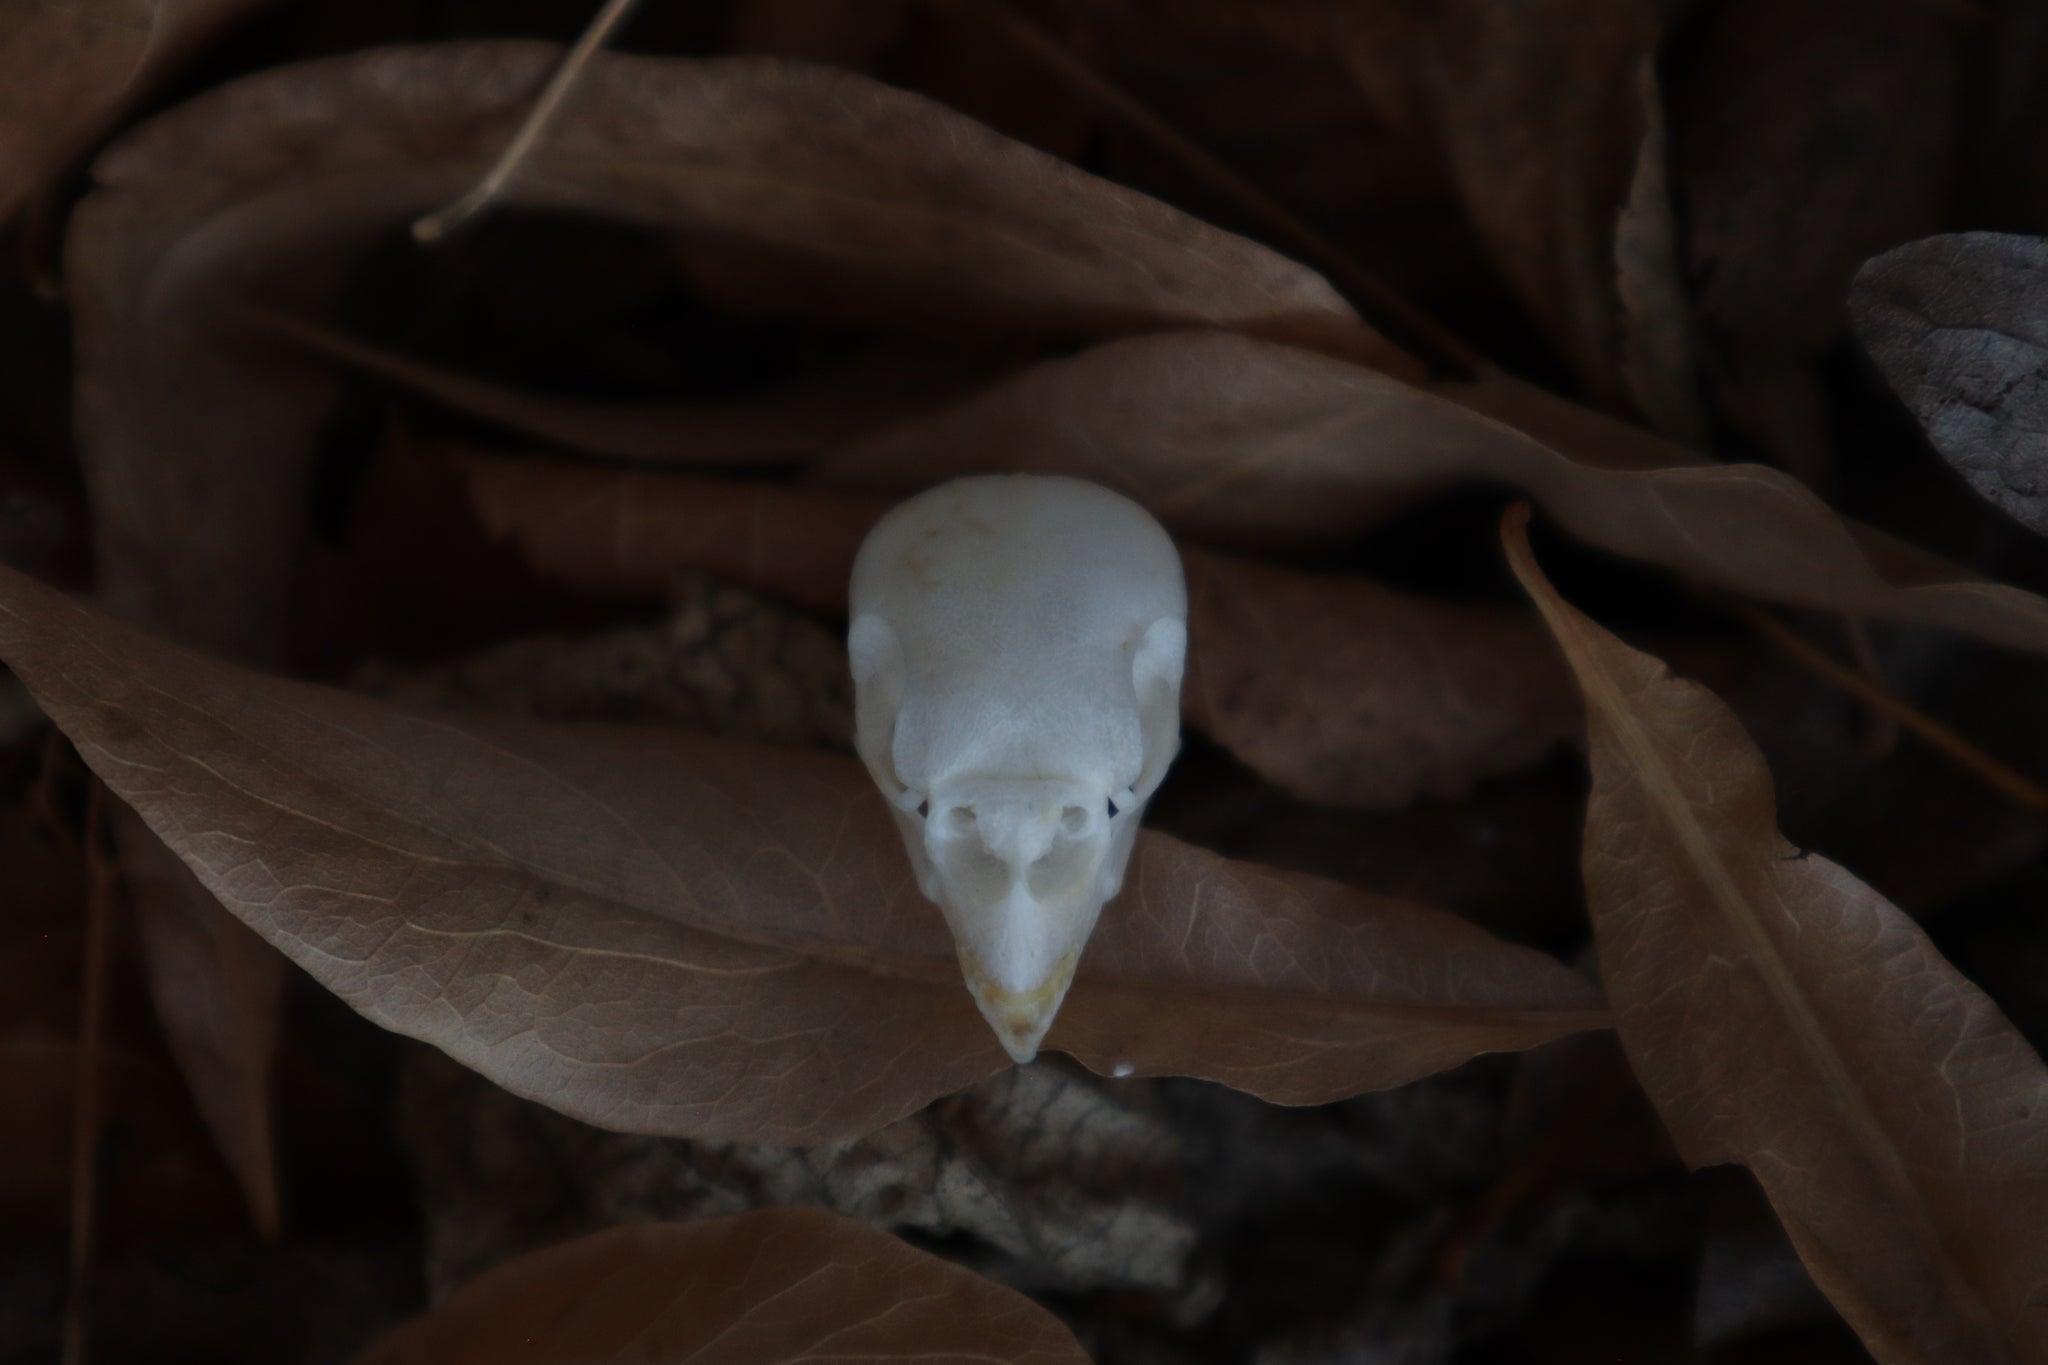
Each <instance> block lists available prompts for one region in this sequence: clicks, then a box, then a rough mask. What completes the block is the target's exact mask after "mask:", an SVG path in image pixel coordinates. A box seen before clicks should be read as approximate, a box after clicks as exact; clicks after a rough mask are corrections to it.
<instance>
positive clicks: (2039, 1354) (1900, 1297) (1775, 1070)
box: [1504, 514, 2048, 1365]
mask: <svg viewBox="0 0 2048 1365" xmlns="http://www.w3.org/2000/svg"><path fill="white" fill-rule="evenodd" d="M1511 517H1512V514H1511ZM1504 534H1505V538H1506V540H1507V543H1508V553H1509V558H1510V561H1511V562H1512V564H1513V566H1514V569H1515V573H1516V575H1517V576H1518V577H1519V578H1520V579H1521V580H1522V583H1523V585H1524V586H1525V587H1526V588H1527V589H1528V591H1529V593H1530V595H1531V596H1532V597H1533V598H1535V600H1536V603H1537V606H1538V607H1539V608H1541V610H1542V612H1543V615H1544V618H1545V620H1546V621H1548V622H1549V624H1550V627H1551V630H1552V632H1553V633H1554V634H1555V635H1556V637H1557V641H1558V643H1559V645H1560V646H1561V647H1562V648H1563V650H1564V652H1565V656H1566V658H1567V659H1568V660H1569V661H1570V663H1571V665H1572V669H1573V671H1574V672H1575V673H1576V674H1577V675H1578V679H1579V685H1580V687H1581V688H1582V689H1583V691H1584V692H1585V696H1586V707H1587V717H1588V729H1589V731H1590V738H1591V748H1592V764H1593V793H1592V797H1591V799H1590V802H1589V804H1588V807H1587V813H1586V842H1585V875H1586V891H1587V900H1588V904H1589V906H1590V907H1591V910H1592V915H1593V925H1594V930H1595V934H1596V936H1597V939H1598V943H1599V950H1600V965H1601V975H1602V976H1603V977H1604V978H1605V979H1606V982H1607V986H1608V989H1609V991H1610V992H1611V993H1612V995H1613V999H1614V1006H1615V1015H1616V1026H1617V1029H1618V1031H1619V1033H1620V1035H1621V1040H1622V1043H1623V1045H1624V1046H1625V1047H1626V1049H1627V1051H1628V1054H1629V1061H1630V1064H1631V1065H1632V1066H1633V1067H1634V1069H1635V1072H1636V1075H1637V1076H1638V1077H1639V1078H1640V1079H1641V1081H1642V1083H1643V1086H1644V1088H1645V1089H1646V1090H1647V1091H1648V1093H1649V1095H1650V1097H1651V1099H1652V1101H1653V1102H1654V1103H1655V1104H1656V1106H1657V1110H1658V1112H1659V1114H1660V1115H1661V1116H1662V1117H1663V1119H1664V1122H1665V1124H1666V1125H1667V1126H1668V1127H1669V1128H1670V1129H1671V1133H1672V1136H1673V1137H1674V1138H1675V1139H1676V1141H1677V1143H1678V1146H1679V1149H1680V1151H1681V1152H1682V1153H1683V1154H1684V1156H1685V1158H1686V1159H1687V1160H1688V1161H1689V1162H1691V1163H1692V1164H1693V1165H1695V1166H1706V1165H1713V1164H1716V1163H1720V1162H1738V1161H1739V1162H1742V1163H1743V1164H1745V1165H1747V1166H1748V1167H1749V1168H1750V1169H1751V1170H1752V1171H1753V1172H1754V1173H1755V1175H1756V1177H1757V1179H1758V1180H1759V1181H1760V1182H1761V1183H1762V1185H1763V1187H1764V1190H1765V1192H1766V1193H1767V1194H1768V1195H1769V1196H1770V1200H1771V1203H1772V1206H1773V1207H1774V1208H1776V1210H1777V1212H1778V1216H1779V1218H1780V1219H1781V1220H1783V1222H1784V1224H1785V1227H1786V1230H1787V1232H1788V1233H1790V1235H1791V1238H1792V1241H1793V1245H1794V1246H1796V1247H1797V1248H1798V1250H1799V1254H1800V1256H1801V1258H1802V1259H1804V1260H1805V1262H1806V1264H1807V1267H1808V1269H1809V1270H1810V1271H1811V1272H1812V1273H1813V1277H1814V1280H1815V1282H1816V1283H1817V1284H1819V1285H1820V1287H1821V1288H1822V1290H1823V1291H1825V1292H1826V1293H1827V1295H1828V1297H1829V1298H1830V1299H1832V1300H1833V1301H1834V1304H1835V1306H1836V1307H1837V1308H1838V1309H1839V1310H1841V1313H1842V1315H1843V1317H1845V1318H1846V1319H1847V1320H1848V1321H1849V1323H1850V1325H1851V1326H1853V1327H1854V1328H1855V1329H1856V1331H1857V1332H1858V1333H1859V1334H1860V1335H1861V1336H1862V1338H1863V1340H1864V1342H1865V1344H1866V1345H1868V1346H1869V1347H1870V1349H1871V1351H1872V1352H1873V1354H1875V1355H1876V1356H1877V1357H1878V1358H1879V1359H1880V1360H1882V1361H1885V1362H1887V1365H1890V1363H1891V1362H1924V1363H1925V1365H1934V1363H1935V1362H1941V1365H1949V1363H1950V1362H1957V1363H1959V1365H1960V1363H1961V1362H1977V1361H1984V1362H1991V1361H2012V1362H2018V1361H2033V1360H2040V1359H2044V1358H2048V1294H2044V1292H2043V1290H2044V1286H2048V1125H2044V1119H2048V1067H2043V1065H2042V1063H2041V1059H2040V1058H2039V1057H2038V1056H2036V1055H2035V1053H2034V1051H2033V1049H2032V1048H2030V1047H2029V1046H2028V1045H2027V1043H2026V1040H2025V1039H2023V1038H2022V1037H2021V1036H2020V1034H2019V1033H2018V1031H2017V1030H2015V1029H2014V1028H2013V1026H2012V1025H2011V1023H2010V1022H2008V1021H2007V1020H2006V1018H2005V1017H2004V1016H2003V1015H2002V1014H2000V1013H1999V1011H1998V1009H1997V1007H1996V1006H1994V1005H1993V1004H1992V1003H1991V1002H1990V1001H1989V1000H1988V999H1986V998H1985V997H1984V995H1983V994H1982V993H1981V992H1979V991H1978V990H1977V989H1976V987H1974V986H1973V985H1971V984H1970V982H1969V981H1968V980H1966V979H1965V978H1964V977H1963V976H1962V974H1961V973H1959V972H1957V971H1956V970H1955V968H1954V967H1952V966H1950V965H1949V963H1948V962H1947V961H1946V960H1945V959H1943V957H1942V956H1941V954H1940V953H1939V952H1937V951H1936V950H1935V949H1934V947H1933V946H1932V945H1931V944H1929V943H1928V941H1927V938H1926V936H1925V935H1924V934H1923V933H1921V931H1920V930H1919V928H1917V927H1916V926H1915V925H1914V924H1913V922H1912V921H1911V920H1910V919H1909V918H1908V917H1907V916H1906V915H1905V914H1903V913H1902V912H1901V911H1900V910H1899V909H1898V908H1897V907H1895V906H1893V905H1892V904H1890V903H1889V902H1888V901H1886V900H1885V899H1884V898H1883V897H1882V896H1880V895H1878V894H1877V893H1876V892H1875V891H1873V890H1871V889H1870V888H1869V887H1868V886H1866V885H1864V884H1863V883H1862V882H1860V881H1858V880H1857V879H1856V878H1855V877H1854V876H1852V875H1850V874H1849V873H1848V872H1847V871H1845V870H1844V869H1843V868H1841V867H1839V866H1837V865H1836V864H1834V863H1832V862H1829V861H1828V860H1827V859H1826V858H1823V857H1820V856H1819V855H1817V854H1810V853H1801V852H1800V851H1799V850H1797V849H1795V848H1793V847H1792V846H1791V845H1790V844H1788V843H1787V842H1786V841H1785V838H1784V836H1783V835H1782V834H1780V833H1779V832H1778V828H1777V823H1776V811H1775V809H1774V807H1775V802H1774V799H1773V793H1772V789H1771V779H1770V774H1769V772H1768V770H1767V769H1766V768H1765V766H1764V761H1763V757H1762V755H1760V754H1759V753H1758V752H1757V750H1756V748H1755V746H1754V745H1753V744H1752V743H1751V742H1750V739H1749V737H1748V735H1746V734H1745V733H1744V732H1743V730H1742V727H1741V724H1740V723H1739V722H1738V721H1737V720H1736V719H1735V716H1734V713H1733V712H1731V711H1729V710H1728V708H1727V707H1726V706H1725V705H1723V704H1722V703H1721V702H1720V700H1719V699H1718V698H1716V697H1715V696H1714V695H1713V694H1712V693H1711V692H1708V691H1707V690H1706V689H1705V688H1703V687H1700V686H1698V685H1697V684H1693V683H1688V682H1682V681H1679V680H1677V679H1674V678H1672V677H1671V676H1670V675H1669V674H1668V672H1667V671H1666V670H1665V668H1664V666H1663V665H1662V664H1661V663H1660V662H1659V661H1658V660H1656V659H1654V658H1652V657H1651V656H1649V655H1647V654H1643V653H1640V652H1638V651H1636V650H1633V649H1630V648H1629V647H1628V646H1626V645H1624V644H1622V643H1621V642H1620V641H1619V640H1617V639H1615V638H1614V637H1613V636H1611V635H1609V634H1608V633H1607V632H1605V631H1603V630H1601V629H1600V628H1599V627H1598V626H1596V625H1594V624H1593V623H1592V622H1591V621H1589V620H1588V619H1587V618H1586V617H1584V616H1582V615H1580V614H1579V613H1578V612H1577V611H1575V610H1573V609H1572V608H1571V607H1570V606H1568V605H1567V604H1566V603H1565V602H1564V601H1563V600H1562V599H1560V598H1559V597H1558V596H1557V594H1556V593H1555V592H1554V591H1553V590H1552V589H1551V588H1550V586H1549V584H1548V583H1546V582H1545V581H1544V579H1543V576H1542V573H1541V571H1540V570H1539V569H1538V568H1537V567H1536V564H1535V560H1534V558H1533V556H1532V555H1531V554H1530V552H1529V547H1528V540H1527V536H1526V534H1525V533H1524V531H1523V530H1522V529H1521V523H1520V522H1519V521H1514V520H1511V522H1510V524H1509V525H1508V527H1507V528H1506V530H1505V532H1504Z"/></svg>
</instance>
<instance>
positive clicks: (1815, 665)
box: [1722, 602, 2048, 815]
mask: <svg viewBox="0 0 2048 1365" xmlns="http://www.w3.org/2000/svg"><path fill="white" fill-rule="evenodd" d="M1722 605H1724V606H1725V607H1726V608H1727V609H1728V610H1729V611H1731V612H1733V613H1734V614H1735V615H1736V616H1738V617H1740V618H1741V619H1742V620H1743V621H1744V622H1745V623H1747V624H1748V625H1749V626H1750V627H1751V628H1752V629H1754V630H1755V631H1756V632H1757V633H1758V634H1760V635H1762V636H1763V637H1764V638H1765V639H1767V640H1769V641H1770V642H1771V643H1772V644H1774V645H1776V646H1777V647H1778V648H1779V649H1781V650H1783V651H1784V652H1785V653H1786V654H1788V655H1790V656H1791V657H1792V659H1793V660H1795V661H1796V662H1798V663H1800V664H1802V665H1803V666H1805V667H1806V668H1808V669H1811V670H1812V671H1813V672H1814V673H1816V674H1818V675H1819V676H1821V677H1823V678H1825V679H1827V680H1828V681H1829V682H1831V683H1833V684H1834V685H1835V686H1837V687H1839V688H1841V689H1842V690H1843V691H1845V692H1847V693H1849V694H1850V695H1852V696H1854V697H1856V698H1858V699H1860V700H1861V701H1863V702H1864V703H1866V704H1867V705H1868V706H1869V707H1870V708H1871V709H1872V710H1874V711H1876V712H1877V713H1878V714H1879V715H1881V716H1883V717H1885V718H1886V719H1887V720H1891V721H1895V722H1897V723H1898V724H1899V725H1901V726H1903V727H1904V728H1906V729H1907V730H1910V731H1912V732H1913V733H1914V734H1915V735H1918V736H1919V737H1920V738H1921V739H1922V740H1924V741H1926V742H1927V743H1928V744H1930V745H1932V746H1933V747H1934V748H1935V749H1936V750H1937V751H1939V752H1940V753H1941V754H1942V755H1944V756H1945V757H1947V758H1949V759H1950V760H1952V761H1953V762H1955V763H1956V764H1958V765H1959V766H1961V767H1963V768H1965V769H1967V770H1968V771H1969V772H1970V773H1972V774H1974V775H1975V776H1976V777H1978V778H1979V779H1981V780H1982V781H1983V782H1985V783H1986V784H1987V785H1989V786H1991V787H1993V788H1995V789H1996V790H1998V791H1999V792H2002V793H2003V794H2005V795H2006V796H2008V797H2010V798H2012V799H2013V800H2014V801H2017V802H2018V803H2019V804H2020V805H2022V806H2025V807H2027V808H2028V809H2029V810H2032V811H2035V812H2036V813H2038V814H2041V815H2048V787H2043V786H2042V785H2041V784H2040V783H2038V782H2035V781H2034V780H2033V779H2031V778H2029V777H2025V776H2023V775H2022V774H2020V773H2018V772H2015V771H2014V770H2013V769H2011V768H2009V767H2007V766H2006V765H2005V764H2004V763H2003V762H2001V761H2000V760H1998V759H1997V758H1994V757H1993V756H1992V755H1990V754H1988V753H1986V752H1985V751H1984V750H1982V749H1980V748H1978V747H1977V746H1976V745H1975V744H1972V743H1971V742H1970V741H1969V740H1967V739H1964V738H1963V737H1962V736H1961V735H1959V734H1957V733H1956V732H1955V731H1954V730H1952V729H1950V728H1949V727H1948V726H1946V725H1943V724H1942V723H1941V722H1940V721H1938V720H1936V719H1934V718H1933V717H1932V716H1929V715H1927V714H1926V713H1924V712H1922V711H1919V710H1917V709H1915V708H1914V707H1913V706H1912V705H1911V704H1909V703H1907V702H1906V701H1904V700H1902V699H1901V698H1899V697H1898V696H1896V695H1894V694H1893V693H1891V692H1890V691H1888V690H1887V689H1886V688H1884V687H1883V686H1882V685H1880V684H1879V683H1877V682H1875V681H1873V680H1872V679H1871V678H1870V677H1868V676H1866V675H1865V674H1863V673H1861V672H1859V671H1858V670H1856V669H1854V668H1851V667H1849V666H1848V665H1847V664H1844V663H1841V662H1838V661H1837V660H1836V659H1835V658H1833V657H1832V656H1831V655H1829V654H1828V653H1827V652H1826V651H1825V650H1822V649H1821V648H1819V647H1818V646H1817V645H1814V644H1813V643H1811V642H1810V641H1808V640H1807V639H1806V638H1805V637H1804V636H1802V635H1800V634H1799V633H1798V632H1796V631H1794V630H1793V629H1792V628H1791V627H1790V626H1787V625H1786V624H1785V623H1784V622H1782V621H1780V620H1778V619H1777V618H1776V617H1775V616H1772V615H1771V614H1770V613H1769V612H1766V611H1764V610H1762V609H1761V608H1759V607H1753V606H1751V605H1749V604H1748V603H1747V602H1726V603H1723V604H1722Z"/></svg>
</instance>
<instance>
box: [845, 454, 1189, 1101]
mask: <svg viewBox="0 0 2048 1365" xmlns="http://www.w3.org/2000/svg"><path fill="white" fill-rule="evenodd" d="M852 616H853V620H852V626H851V629H850V631H849V637H848V646H849V652H850V654H851V657H852V663H853V678H854V688H855V743H856V745H857V747H858V748H859V750H860V755H861V758H862V759H863V760H864V761H865V762H866V764H867V766H868V771H869V772H870V773H872V774H873V776H874V778H875V781H876V783H877V785H879V786H880V787H881V789H882V794H883V795H884V796H885V797H886V798H887V799H888V801H889V803H890V807H891V809H892V810H893V811H894V812H895V816H896V821H897V824H898V825H899V826H900V827H901V829H902V832H903V838H904V842H905V844H906V846H907V847H908V849H909V852H910V860H911V863H912V865H913V866H914V867H915V869H916V871H917V878H918V885H919V887H920V889H921V890H922V891H923V892H924V894H925V895H926V896H927V897H929V898H930V899H932V900H934V901H936V902H937V903H938V904H939V907H940V909H941V910H942V911H943V912H944V914H945V917H946V921H947V923H948V925H949V926H950V927H951V929H952V931H953V937H954V941H955V943H956V944H957V945H958V948H959V954H960V964H961V967H962V970H963V971H964V972H965V974H966V977H967V984H968V988H969V989H970V990H971V991H972V992H973V994H974V997H975V1000H976V1001H977V1003H979V1005H980V1006H981V1012H982V1014H983V1016H984V1017H985V1018H987V1020H988V1021H989V1023H990V1025H991V1026H992V1027H993V1028H994V1029H995V1031H996V1035H997V1037H999V1038H1000V1039H1001V1040H1002V1043H1003V1046H1004V1047H1005V1048H1007V1049H1008V1050H1009V1052H1010V1055H1011V1056H1012V1057H1014V1058H1016V1059H1017V1060H1018V1061H1020V1062H1021V1061H1029V1060H1030V1059H1031V1057H1032V1056H1034V1055H1035V1054H1036V1052H1037V1049H1038V1044H1039V1041H1040V1040H1041V1039H1042V1038H1043V1037H1044V1035H1045V1031H1046V1030H1047V1029H1048V1028H1049V1027H1051V1024H1052V1020H1053V1016H1054V1015H1055V1013H1056V1012H1057V1011H1058V1009H1059V1007H1060V1003H1061V1001H1062V1000H1063V999H1064V998H1065V996H1066V992H1067V986H1068V984H1069V982H1070V981H1071V979H1072V977H1073V972H1074V967H1075V964H1076V963H1077V961H1078V960H1079V958H1080V955H1081V950H1082V948H1083V947H1084V946H1085V945H1086V943H1087V941H1088V936H1089V933H1090V932H1091V931H1092V930H1093V929H1094V927H1095V921H1096V919H1097V917H1098V916H1099V915H1100V913H1101V910H1102V907H1103V905H1104V903H1105V902H1107V901H1108V900H1109V899H1110V898H1111V897H1112V896H1114V895H1115V894H1116V893H1117V890H1118V889H1119V887H1120V886H1121V885H1122V882H1123V874H1124V868H1125V865H1126V864H1127V863H1128V862H1129V861H1130V856H1131V849H1132V847H1133V844H1134V843H1135V840H1136V836H1137V826H1138V820H1139V817H1140V815H1141V813H1142V812H1143V809H1144V806H1145V802H1146V800H1147V799H1148V798H1149V797H1150V796H1151V795H1152V792H1153V791H1154V790H1155V789H1156V788H1157V787H1158V785H1159V780H1160V778H1161V777H1162V776H1163V775H1164V774H1165V771H1166V767H1167V765H1168V764H1169V763H1170V762H1172V760H1173V756H1174V754H1175V752H1176V751H1177V750H1178V748H1179V745H1180V682H1181V672H1182V668H1183V665H1184V664H1185V661H1186V655H1187V588H1186V584H1185V581H1184V579H1183V576H1182V573H1181V565H1180V557H1179V556H1178V555H1177V554H1176V553H1175V551H1174V548H1173V542H1172V541H1171V540H1170V539H1169V538H1168V537H1167V534H1166V532H1165V531H1164V530H1163V529H1162V528H1161V527H1160V526H1159V524H1158V523H1157V522H1156V521H1154V520H1153V519H1152V517H1151V516H1150V515H1149V514H1147V513H1146V512H1145V510H1144V509H1143V508H1141V507H1139V506H1138V505H1137V504H1136V503H1134V502H1132V501H1130V500H1129V499H1128V498H1125V497H1123V496H1121V495H1119V494H1116V493H1112V492H1110V491H1109V490H1108V489H1105V488H1101V487H1098V486H1096V485H1094V484H1090V483H1085V482H1083V481H1081V480H1079V479H1069V478H1057V477H1045V476H1036V475H993V476H983V477H975V478H966V479H958V480H955V481H954V482H952V483H948V484H942V485H940V486H939V487H937V488H933V489H931V490H929V491H927V492H925V493H923V494H920V495H919V496H917V497H915V498H912V499H911V500H910V501H908V502H906V503H904V504H903V505H902V506H900V507H898V508H896V509H895V510H894V511H892V512H890V513H889V514H888V515H887V516H886V517H884V518H883V519H882V521H881V522H880V523H879V524H878V525H877V526H876V527H875V529H874V530H873V532H871V533H870V534H869V536H868V538H867V540H866V542H865V543H864V544H863V545H862V546H861V550H860V554H859V557H858V558H857V559H856V561H855V563H854V569H853V585H852Z"/></svg>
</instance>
